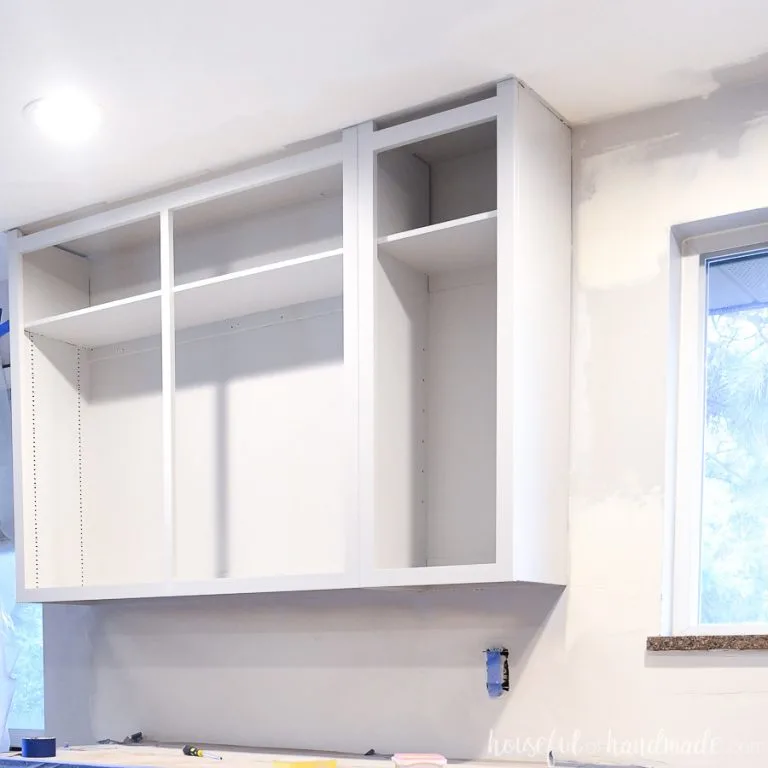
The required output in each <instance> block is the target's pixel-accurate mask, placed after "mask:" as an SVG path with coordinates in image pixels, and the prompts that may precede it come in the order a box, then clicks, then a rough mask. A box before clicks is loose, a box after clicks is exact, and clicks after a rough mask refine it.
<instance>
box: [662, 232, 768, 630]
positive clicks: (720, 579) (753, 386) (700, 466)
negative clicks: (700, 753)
mask: <svg viewBox="0 0 768 768" xmlns="http://www.w3.org/2000/svg"><path fill="white" fill-rule="evenodd" d="M763 234H764V233H763ZM691 249H692V250H694V251H696V250H698V252H693V253H688V254H685V252H684V255H683V256H682V257H681V259H680V278H681V280H680V298H681V301H680V315H679V322H680V336H679V346H678V348H677V352H678V398H677V413H676V419H675V421H676V425H677V433H676V435H675V437H676V441H675V442H676V455H675V459H676V462H675V479H676V493H675V496H674V507H675V510H674V512H675V514H674V520H675V524H674V547H673V550H674V551H673V553H672V554H673V558H674V559H673V570H672V600H671V609H672V610H671V619H672V621H671V630H672V632H673V633H674V634H739V633H743V634H747V633H764V632H768V248H766V249H764V250H755V249H750V250H744V249H743V248H742V250H741V251H736V252H733V251H719V252H714V253H704V255H702V254H701V248H699V249H695V248H691Z"/></svg>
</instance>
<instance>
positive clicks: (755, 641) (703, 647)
mask: <svg viewBox="0 0 768 768" xmlns="http://www.w3.org/2000/svg"><path fill="white" fill-rule="evenodd" d="M645 649H646V651H650V652H652V653H664V652H668V651H768V635H676V636H672V637H668V636H662V635H659V636H655V637H649V638H648V639H647V640H646V644H645Z"/></svg>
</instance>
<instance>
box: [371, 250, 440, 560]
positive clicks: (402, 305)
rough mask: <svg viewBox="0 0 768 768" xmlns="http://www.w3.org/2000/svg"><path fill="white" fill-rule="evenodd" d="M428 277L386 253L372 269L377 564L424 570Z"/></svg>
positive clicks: (425, 550)
mask: <svg viewBox="0 0 768 768" xmlns="http://www.w3.org/2000/svg"><path fill="white" fill-rule="evenodd" d="M427 289H428V278H427V276H426V275H425V274H422V273H421V272H417V271H416V270H415V269H413V268H411V267H409V266H407V265H406V264H402V263H401V262H399V261H397V260H396V259H393V258H392V257H390V256H388V255H387V254H380V256H379V259H378V261H377V264H376V295H375V299H376V393H375V397H376V413H375V417H376V442H375V461H376V473H375V483H376V485H375V489H374V491H375V499H376V501H375V519H374V542H375V550H376V551H375V560H376V566H377V567H379V568H409V567H414V566H423V565H426V564H427V563H426V555H427V547H426V536H427V529H426V519H427V512H426V510H427V502H428V500H427V486H426V476H425V473H426V466H425V450H426V413H427V411H426V408H427V403H426V394H427V387H426V375H427V370H426V369H427V348H426V347H427V327H428V326H427V324H428V315H429V294H428V290H427Z"/></svg>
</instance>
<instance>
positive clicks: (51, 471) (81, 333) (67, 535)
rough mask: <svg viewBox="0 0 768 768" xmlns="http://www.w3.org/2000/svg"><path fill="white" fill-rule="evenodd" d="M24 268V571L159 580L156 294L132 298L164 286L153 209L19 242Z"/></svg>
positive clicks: (96, 582)
mask: <svg viewBox="0 0 768 768" xmlns="http://www.w3.org/2000/svg"><path fill="white" fill-rule="evenodd" d="M22 273H23V286H24V305H25V309H26V312H25V318H26V320H27V322H26V323H25V325H26V327H27V330H26V331H25V335H24V339H23V344H22V349H23V353H24V354H23V358H22V360H21V364H22V365H24V366H25V367H26V375H27V381H28V382H29V397H28V411H29V417H30V421H31V424H30V425H29V430H30V434H31V439H30V440H29V441H28V442H27V448H26V450H27V452H28V456H26V457H25V465H26V466H27V467H28V468H29V469H28V471H29V472H30V473H31V477H30V482H29V483H27V484H26V485H25V502H24V506H25V509H26V510H29V511H30V514H29V517H28V518H27V519H26V520H25V537H24V555H25V558H24V563H25V571H26V583H27V585H28V586H34V587H68V586H108V585H117V584H123V583H142V582H155V581H160V580H162V579H163V578H165V576H166V570H165V568H166V564H165V551H164V548H163V547H164V543H163V542H164V536H163V508H162V505H163V501H162V431H161V426H162V420H161V402H162V384H161V365H160V342H159V335H158V334H159V332H160V303H159V297H158V300H157V301H149V300H147V301H146V302H145V305H144V306H141V307H138V304H141V303H142V302H141V301H139V302H138V303H134V302H131V301H130V299H132V298H134V297H135V296H136V295H139V296H141V295H145V294H147V293H148V292H151V291H153V290H154V289H155V288H157V287H159V283H158V281H159V224H158V220H157V218H153V219H152V220H148V221H146V222H142V223H140V224H139V225H134V226H132V227H125V228H121V229H116V230H111V231H109V232H105V233H103V234H100V235H96V236H93V237H89V238H83V239H82V240H79V241H73V242H72V243H67V244H66V245H65V246H64V247H63V248H59V247H53V248H48V249H46V250H44V251H37V252H32V253H29V254H25V255H24V256H23V260H22ZM116 312H117V314H115V313H116ZM139 336H143V337H144V338H142V339H140V340H138V341H136V339H137V338H138V337H139Z"/></svg>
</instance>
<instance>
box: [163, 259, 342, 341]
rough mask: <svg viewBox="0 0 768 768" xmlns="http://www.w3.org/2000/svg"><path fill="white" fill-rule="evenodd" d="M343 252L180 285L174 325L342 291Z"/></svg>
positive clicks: (186, 325)
mask: <svg viewBox="0 0 768 768" xmlns="http://www.w3.org/2000/svg"><path fill="white" fill-rule="evenodd" d="M342 256H343V251H342V249H341V248H338V249H335V250H332V251H325V252H323V253H316V254H313V255H311V256H302V257H300V258H297V259H290V260H287V261H279V262H275V263H274V264H266V265H263V266H260V267H253V268H252V269H245V270H242V271H240V272H233V273H231V274H228V275H222V276H220V277H212V278H208V279H205V280H197V281H195V282H193V283H186V284H183V285H177V286H176V288H175V290H174V293H175V307H176V308H175V314H176V328H177V329H183V328H191V327H193V326H196V325H205V324H206V323H214V322H217V321H219V320H225V319H227V318H230V317H240V316H241V315H249V314H253V313H255V312H265V311H267V310H270V309H278V308H280V307H288V306H291V305H292V304H302V303H304V302H307V301H316V300H319V299H327V298H331V297H333V296H340V295H341V293H342V276H343V270H342Z"/></svg>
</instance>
